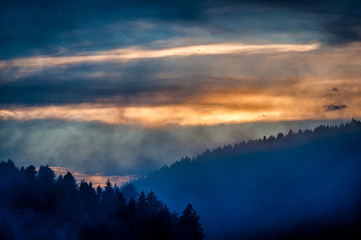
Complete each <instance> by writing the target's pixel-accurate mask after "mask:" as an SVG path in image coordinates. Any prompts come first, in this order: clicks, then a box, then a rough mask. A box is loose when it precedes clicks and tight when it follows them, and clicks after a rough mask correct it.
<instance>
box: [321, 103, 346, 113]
mask: <svg viewBox="0 0 361 240" xmlns="http://www.w3.org/2000/svg"><path fill="white" fill-rule="evenodd" d="M344 108H347V106H346V105H343V104H341V105H333V104H331V105H328V106H326V109H325V111H326V112H331V111H340V110H342V109H344Z"/></svg>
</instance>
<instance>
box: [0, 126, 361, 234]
mask: <svg viewBox="0 0 361 240" xmlns="http://www.w3.org/2000/svg"><path fill="white" fill-rule="evenodd" d="M0 181H1V184H0V193H1V194H0V239H176V240H178V239H179V240H183V239H187V240H188V239H203V238H204V235H203V229H204V234H205V237H206V238H209V239H361V122H360V121H357V120H352V121H351V122H350V123H347V124H342V125H340V126H337V127H335V126H332V127H330V126H319V127H317V128H315V129H314V130H306V131H298V132H293V131H290V132H289V133H288V134H286V135H284V134H282V133H280V134H278V135H277V136H270V137H268V138H266V137H264V138H263V139H258V140H250V141H248V142H241V143H237V144H235V145H233V146H231V145H228V146H224V147H222V148H221V147H220V148H216V149H214V150H212V151H206V152H204V153H203V154H202V155H200V156H197V157H195V158H193V159H190V158H188V157H187V158H183V159H182V160H180V161H178V162H176V163H174V164H172V165H171V166H170V167H167V166H165V167H163V168H162V169H160V170H157V171H155V172H154V173H152V174H150V175H148V176H147V177H146V178H143V179H139V180H137V181H135V182H133V183H132V184H127V185H125V186H122V187H120V188H119V187H117V186H112V184H111V183H110V182H109V181H108V182H107V185H106V187H105V188H104V189H101V188H100V187H98V188H96V189H95V188H94V187H93V186H92V184H91V183H86V182H83V181H82V182H81V183H80V184H78V183H76V181H75V179H74V177H73V176H72V175H71V173H67V174H66V175H64V176H59V177H56V176H55V174H54V172H53V171H52V170H51V169H50V168H49V167H47V166H40V168H39V170H38V171H37V170H36V168H35V167H34V166H28V167H26V168H24V167H21V168H18V167H16V166H15V164H14V163H13V162H12V161H11V160H8V161H2V162H0ZM189 203H191V204H189ZM174 210H175V211H177V212H178V213H180V214H178V213H177V212H174Z"/></svg>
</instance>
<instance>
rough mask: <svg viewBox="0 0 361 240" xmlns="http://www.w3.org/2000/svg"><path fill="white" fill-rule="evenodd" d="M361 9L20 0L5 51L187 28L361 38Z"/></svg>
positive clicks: (354, 4)
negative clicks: (140, 26) (149, 26)
mask: <svg viewBox="0 0 361 240" xmlns="http://www.w3.org/2000/svg"><path fill="white" fill-rule="evenodd" d="M359 13H360V4H359V2H358V1H357V0H345V1H333V2H330V1H325V0H315V1H308V0H306V1H298V2H294V1H285V0H277V1H273V0H272V1H271V0H258V1H250V0H240V1H234V0H228V1H223V0H222V1H221V0H213V1H205V0H195V1H193V0H186V1H165V0H161V1H155V0H151V1H146V0H136V1H125V0H121V1H115V0H106V1H101V2H98V1H92V2H91V3H89V2H88V1H77V2H76V3H74V1H69V0H64V1H56V2H49V3H43V2H42V1H32V3H31V4H30V3H29V2H28V1H24V0H14V1H11V2H7V3H3V4H2V8H1V9H0V15H1V16H2V17H1V19H0V50H1V51H0V52H1V53H2V55H1V58H2V59H9V58H14V57H19V56H24V55H25V56H30V55H41V54H54V53H58V52H59V50H62V49H66V50H67V51H70V52H71V51H73V50H74V49H77V50H79V49H82V50H84V51H94V50H102V49H103V50H104V49H109V48H119V47H126V46H131V45H139V44H147V43H148V42H152V41H156V40H165V39H172V38H182V37H184V32H183V31H178V30H179V28H189V27H198V28H199V30H205V31H206V32H207V34H209V37H210V38H213V39H214V38H219V35H220V34H219V33H222V34H221V35H222V36H221V38H228V37H230V36H231V37H236V38H240V37H242V36H243V35H249V36H248V37H250V36H252V37H251V38H254V36H259V35H262V34H263V33H264V32H267V34H269V35H270V36H272V37H271V38H273V40H276V41H282V39H284V38H285V36H286V35H287V34H288V33H293V35H294V36H293V37H294V39H293V40H295V41H304V40H305V39H307V40H308V41H309V40H311V39H313V40H318V41H323V40H324V41H326V42H332V43H347V42H352V41H358V40H360V22H361V21H360V14H359ZM298 19H302V21H299V20H298ZM139 22H144V23H152V24H154V26H152V29H149V28H139V26H138V25H137V24H134V23H139ZM235 23H237V24H235ZM115 26H117V27H115ZM173 29H178V30H173ZM155 32H156V34H154V33H155ZM280 35H281V37H280ZM191 37H192V38H194V34H193V35H192V36H191ZM263 37H265V36H263ZM288 37H289V36H288ZM266 40H270V39H267V36H266Z"/></svg>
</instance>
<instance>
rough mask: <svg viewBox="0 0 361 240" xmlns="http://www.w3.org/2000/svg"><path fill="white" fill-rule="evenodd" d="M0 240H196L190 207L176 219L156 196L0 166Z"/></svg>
mask: <svg viewBox="0 0 361 240" xmlns="http://www.w3.org/2000/svg"><path fill="white" fill-rule="evenodd" d="M0 183H1V184H0V240H13V239H17V240H28V239H33V240H43V239H44V240H45V239H51V240H63V239H67V240H78V239H79V240H92V239H94V240H103V239H104V240H105V239H106V240H118V239H124V240H133V239H134V240H135V239H136V240H141V239H143V240H150V239H156V240H161V239H167V240H171V239H174V240H189V239H193V240H200V239H203V238H204V235H203V230H202V227H201V225H200V224H199V217H198V215H197V213H196V211H195V210H194V209H193V207H192V205H191V204H187V205H186V206H185V209H184V211H183V212H182V214H181V215H180V216H179V215H178V214H177V213H176V212H173V213H171V212H170V210H169V208H168V207H167V205H165V204H164V203H163V202H161V201H160V200H158V198H157V196H156V194H155V193H154V192H153V191H150V192H149V193H148V194H145V193H144V192H140V194H138V193H137V192H136V190H135V188H134V186H133V185H131V184H127V185H125V186H123V187H122V188H121V189H119V188H117V187H113V186H112V184H111V183H110V182H109V180H108V182H107V183H106V186H105V188H101V187H100V186H98V187H97V188H96V189H94V188H93V186H92V184H91V183H87V182H85V181H81V183H80V184H77V183H76V180H75V179H74V177H73V176H72V174H71V173H70V172H68V173H67V174H65V175H64V176H62V175H60V176H59V177H56V176H55V174H54V172H53V170H52V169H51V168H49V167H48V166H40V168H39V170H38V171H37V169H36V168H35V167H34V166H32V165H30V166H28V167H26V168H24V167H21V168H20V169H19V168H17V167H16V166H15V164H14V163H13V162H12V161H11V160H8V161H7V162H5V161H2V162H0Z"/></svg>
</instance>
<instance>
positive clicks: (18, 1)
mask: <svg viewBox="0 0 361 240" xmlns="http://www.w3.org/2000/svg"><path fill="white" fill-rule="evenodd" d="M360 56H361V4H360V3H359V1H357V0H344V1H326V0H312V1H311V0H301V1H286V0H274V1H270V0H256V1H249V0H239V1H238V0H222V1H220V0H210V1H209V0H208V1H204V0H194V1H189V0H183V1H178V0H176V1H166V0H159V1H153V0H147V1H146V0H135V1H122V0H120V1H115V0H104V1H95V0H91V1H84V0H79V1H75V2H74V1H69V0H63V1H40V0H34V1H23V0H14V1H5V0H1V9H0V142H1V147H0V157H1V159H2V160H6V159H8V158H11V159H13V160H14V161H15V162H16V163H18V164H23V165H30V164H34V165H39V164H47V163H48V164H49V165H51V166H55V167H63V168H66V169H70V170H73V171H76V172H82V173H84V174H85V173H86V174H93V175H96V176H98V175H107V176H108V175H119V176H133V175H142V174H146V173H148V172H149V171H151V170H154V169H155V168H158V167H160V166H162V165H164V164H170V163H172V162H174V161H176V160H179V158H181V157H182V156H185V155H191V156H194V155H196V154H199V153H201V152H202V151H204V150H205V149H206V148H212V147H215V146H218V145H224V144H233V143H235V142H236V141H240V140H247V139H248V138H258V137H262V136H263V135H270V134H276V133H277V131H287V130H288V129H287V128H294V129H297V128H312V127H314V126H315V125H317V124H319V123H339V122H341V121H346V120H350V119H351V118H353V117H355V118H360V116H361V110H360V108H359V106H360V105H361V94H360V93H361V57H360Z"/></svg>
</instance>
